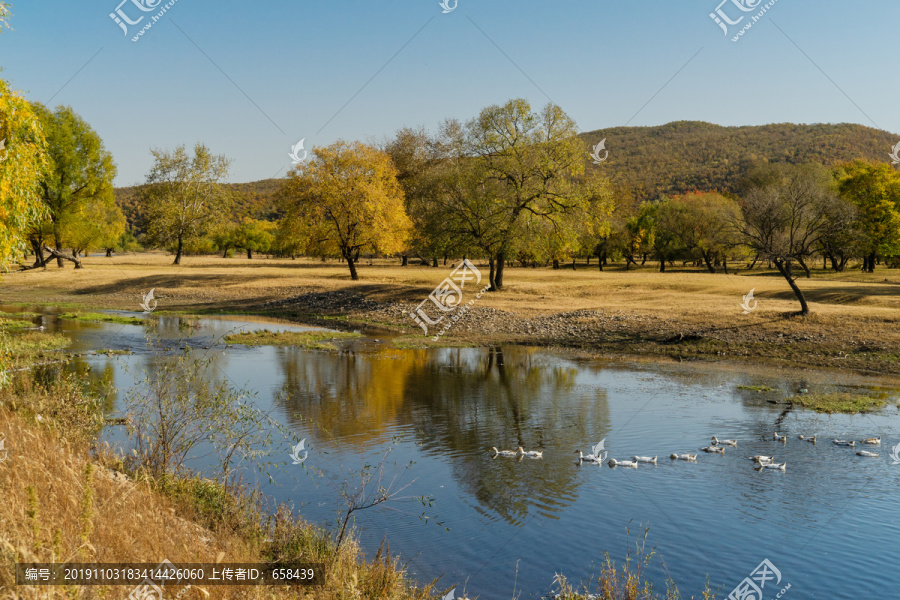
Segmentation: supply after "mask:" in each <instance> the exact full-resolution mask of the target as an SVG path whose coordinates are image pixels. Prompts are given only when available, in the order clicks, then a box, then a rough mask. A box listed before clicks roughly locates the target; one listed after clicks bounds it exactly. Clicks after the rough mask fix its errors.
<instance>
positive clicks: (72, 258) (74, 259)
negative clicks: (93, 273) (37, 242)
mask: <svg viewBox="0 0 900 600" xmlns="http://www.w3.org/2000/svg"><path fill="white" fill-rule="evenodd" d="M44 250H46V251H47V252H48V253H49V254H50V255H51V256H54V257H56V260H57V261H60V262H62V261H63V259H65V260H68V261H71V262H73V263H75V268H76V269H83V268H84V265H82V264H81V261H80V260H78V257H77V256H72V255H71V254H66V253H65V252H60V251H59V250H54V249H53V248H51V247H50V246H46V245H45V246H44Z"/></svg>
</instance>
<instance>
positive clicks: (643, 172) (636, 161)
mask: <svg viewBox="0 0 900 600" xmlns="http://www.w3.org/2000/svg"><path fill="white" fill-rule="evenodd" d="M582 137H583V139H584V140H585V141H586V142H588V143H589V144H591V145H593V144H597V143H598V142H600V140H602V139H604V138H606V149H607V150H609V158H608V159H607V160H606V161H605V162H603V163H601V164H600V165H599V166H596V167H594V166H592V168H596V169H601V170H602V171H603V172H605V173H606V174H607V175H608V176H609V177H610V179H612V180H613V181H614V182H615V183H617V184H620V185H623V186H626V187H628V188H631V189H633V190H634V192H635V194H636V195H637V197H638V198H641V199H653V198H657V197H659V196H660V195H662V194H678V193H682V192H687V191H691V190H695V189H696V190H701V191H708V190H718V191H721V192H734V191H736V188H735V186H736V183H737V181H738V179H739V178H740V176H741V174H742V173H743V172H744V171H745V169H746V168H747V167H748V166H750V165H752V164H754V163H758V162H791V163H804V162H817V163H822V164H825V165H827V166H832V165H835V164H837V163H842V162H847V161H851V160H854V159H858V158H861V159H865V160H868V161H875V162H885V161H889V160H890V158H889V157H888V154H889V153H890V150H891V147H892V146H893V145H894V144H895V143H897V141H898V140H900V137H898V136H897V135H896V134H892V133H890V132H887V131H882V130H880V129H873V128H871V127H864V126H862V125H854V124H849V123H841V124H838V125H822V124H817V125H796V124H793V123H778V124H772V125H761V126H744V127H722V126H721V125H714V124H712V123H704V122H702V121H678V122H675V123H669V124H667V125H661V126H658V127H612V128H609V129H600V130H597V131H592V132H588V133H585V134H582ZM600 155H601V156H603V152H602V151H601V153H600Z"/></svg>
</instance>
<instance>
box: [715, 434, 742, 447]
mask: <svg viewBox="0 0 900 600" xmlns="http://www.w3.org/2000/svg"><path fill="white" fill-rule="evenodd" d="M719 444H721V445H722V446H737V440H720V439H719V438H717V437H716V436H712V445H713V446H718V445H719Z"/></svg>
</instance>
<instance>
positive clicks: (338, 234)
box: [279, 141, 411, 281]
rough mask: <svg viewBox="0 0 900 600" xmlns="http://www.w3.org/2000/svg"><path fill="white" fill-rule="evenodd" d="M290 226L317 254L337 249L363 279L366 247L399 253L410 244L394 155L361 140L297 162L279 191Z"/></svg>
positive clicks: (353, 275) (354, 276)
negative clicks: (361, 264)
mask: <svg viewBox="0 0 900 600" xmlns="http://www.w3.org/2000/svg"><path fill="white" fill-rule="evenodd" d="M279 196H280V198H281V207H282V211H283V214H284V215H285V217H284V218H285V219H286V220H287V223H288V226H287V227H288V230H293V231H296V232H298V234H300V235H302V236H303V237H304V238H305V239H306V240H307V248H308V249H309V250H310V251H312V252H313V253H323V255H324V253H326V252H327V253H329V254H331V253H335V252H336V253H337V254H339V255H340V256H341V257H342V258H343V259H344V260H345V261H347V265H348V267H349V268H350V278H351V279H353V280H354V281H356V280H358V279H359V273H358V272H357V270H356V261H357V260H358V259H359V253H360V252H361V251H363V250H371V251H374V252H379V253H381V254H387V255H390V254H394V253H396V252H399V251H400V250H402V249H403V248H404V247H406V243H407V239H408V238H409V230H410V227H411V222H410V220H409V216H408V215H407V214H406V210H405V207H404V205H403V189H402V188H401V187H400V184H399V183H398V182H397V169H396V167H395V166H394V164H393V163H392V162H391V158H390V156H389V155H387V154H386V153H384V152H380V151H378V150H376V149H375V148H372V147H371V146H367V145H365V144H361V143H359V142H353V143H347V142H344V141H338V142H335V143H334V144H332V145H331V146H328V147H326V148H319V149H317V150H316V151H315V152H314V155H313V158H312V159H311V160H310V161H308V162H306V163H304V164H301V165H298V166H297V167H295V168H294V169H293V170H292V171H291V172H290V173H289V174H288V179H287V181H285V183H284V184H283V187H282V189H281V191H280V192H279Z"/></svg>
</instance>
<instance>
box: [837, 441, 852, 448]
mask: <svg viewBox="0 0 900 600" xmlns="http://www.w3.org/2000/svg"><path fill="white" fill-rule="evenodd" d="M834 445H835V446H851V447H852V446H855V445H856V442H855V441H851V440H834Z"/></svg>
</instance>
